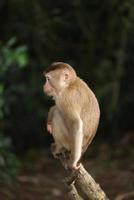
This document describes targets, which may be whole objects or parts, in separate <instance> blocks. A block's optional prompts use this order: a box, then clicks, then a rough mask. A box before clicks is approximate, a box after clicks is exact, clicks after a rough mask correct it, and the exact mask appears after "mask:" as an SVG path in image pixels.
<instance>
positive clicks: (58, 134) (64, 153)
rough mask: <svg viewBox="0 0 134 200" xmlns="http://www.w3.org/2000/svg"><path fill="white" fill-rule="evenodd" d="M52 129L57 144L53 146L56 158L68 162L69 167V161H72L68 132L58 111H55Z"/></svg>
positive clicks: (52, 149)
mask: <svg viewBox="0 0 134 200" xmlns="http://www.w3.org/2000/svg"><path fill="white" fill-rule="evenodd" d="M52 127H53V128H52V129H53V133H52V135H53V137H54V140H55V143H54V144H52V145H51V151H52V153H53V155H54V157H55V158H59V159H63V160H66V165H68V164H67V163H68V160H70V152H69V151H70V148H69V145H70V143H69V139H68V131H67V128H66V127H65V125H64V120H63V119H62V116H61V114H60V112H59V110H58V109H55V110H54V111H53V119H52Z"/></svg>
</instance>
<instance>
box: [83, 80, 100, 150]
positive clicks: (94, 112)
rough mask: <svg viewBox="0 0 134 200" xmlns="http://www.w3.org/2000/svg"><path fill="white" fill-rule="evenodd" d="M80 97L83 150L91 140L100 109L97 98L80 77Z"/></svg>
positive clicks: (97, 122) (95, 129)
mask: <svg viewBox="0 0 134 200" xmlns="http://www.w3.org/2000/svg"><path fill="white" fill-rule="evenodd" d="M79 84H80V85H81V86H80V88H81V90H80V91H79V92H80V97H79V103H81V114H80V115H81V119H82V121H83V132H84V139H83V151H85V150H86V149H87V147H88V145H89V144H90V143H91V142H92V140H93V138H94V136H95V134H96V131H97V128H98V124H99V118H100V109H99V104H98V101H97V98H96V96H95V94H94V93H93V91H92V90H91V89H90V88H89V87H88V85H87V84H86V83H85V82H84V81H83V80H81V79H79Z"/></svg>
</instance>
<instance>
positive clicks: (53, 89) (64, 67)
mask: <svg viewBox="0 0 134 200" xmlns="http://www.w3.org/2000/svg"><path fill="white" fill-rule="evenodd" d="M43 76H44V77H45V78H46V82H45V84H44V86H43V90H44V92H45V93H46V94H47V95H48V96H53V97H55V96H57V95H58V94H59V92H62V91H63V90H64V89H65V88H66V87H68V85H69V84H70V83H71V82H72V81H74V80H75V78H76V72H75V70H74V69H73V68H72V67H71V66H70V65H68V64H67V63H63V62H56V63H52V64H51V65H50V66H49V67H48V68H47V69H46V70H45V71H44V72H43Z"/></svg>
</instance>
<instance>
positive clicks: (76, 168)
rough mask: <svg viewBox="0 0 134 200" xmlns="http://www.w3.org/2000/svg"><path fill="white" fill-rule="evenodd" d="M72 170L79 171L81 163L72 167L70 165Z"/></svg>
mask: <svg viewBox="0 0 134 200" xmlns="http://www.w3.org/2000/svg"><path fill="white" fill-rule="evenodd" d="M70 168H71V169H72V170H74V171H76V170H79V168H80V163H73V164H72V165H70Z"/></svg>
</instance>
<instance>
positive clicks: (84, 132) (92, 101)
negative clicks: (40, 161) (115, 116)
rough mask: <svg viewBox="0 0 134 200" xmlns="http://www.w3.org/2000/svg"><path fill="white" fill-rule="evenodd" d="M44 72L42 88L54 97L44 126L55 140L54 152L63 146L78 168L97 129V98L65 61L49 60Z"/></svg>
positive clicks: (71, 161)
mask: <svg viewBox="0 0 134 200" xmlns="http://www.w3.org/2000/svg"><path fill="white" fill-rule="evenodd" d="M43 75H44V77H45V79H46V82H45V84H44V85H43V90H44V92H45V93H46V94H47V95H48V96H52V97H53V99H54V101H55V105H54V106H53V107H51V108H50V111H49V113H48V120H47V130H48V132H50V133H51V134H52V136H53V138H54V141H55V143H54V144H55V154H58V153H60V152H61V150H62V149H63V148H65V149H66V150H67V151H69V152H70V164H69V165H70V166H68V167H69V168H71V169H74V170H77V169H78V168H79V161H80V158H81V156H82V155H83V153H84V152H85V151H86V149H87V147H88V146H89V145H90V143H91V141H92V140H93V138H94V136H95V134H96V131H97V127H98V124H99V118H100V109H99V105H98V101H97V99H96V97H95V95H94V93H93V92H92V90H91V89H90V88H89V87H88V85H87V84H86V83H85V82H84V81H83V80H82V79H80V78H79V77H78V76H77V74H76V72H75V70H74V69H73V68H72V67H71V66H70V65H69V64H67V63H63V62H56V63H52V64H51V65H50V66H49V67H48V68H47V69H46V70H45V71H44V72H43Z"/></svg>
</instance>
